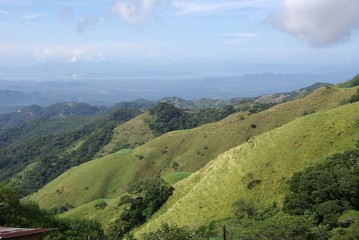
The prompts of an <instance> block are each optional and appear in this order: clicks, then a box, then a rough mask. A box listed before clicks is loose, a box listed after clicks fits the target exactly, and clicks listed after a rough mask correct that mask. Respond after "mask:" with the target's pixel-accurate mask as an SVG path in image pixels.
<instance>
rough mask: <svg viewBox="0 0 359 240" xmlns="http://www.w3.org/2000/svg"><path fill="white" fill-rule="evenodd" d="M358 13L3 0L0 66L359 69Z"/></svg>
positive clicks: (312, 3)
mask: <svg viewBox="0 0 359 240" xmlns="http://www.w3.org/2000/svg"><path fill="white" fill-rule="evenodd" d="M358 13H359V1H358V0H340V1H338V0H117V1H116V0H112V1H109V0H86V1H85V0H0V67H8V66H24V65H36V64H47V63H69V64H70V63H79V62H91V63H96V62H103V61H109V62H116V63H126V64H139V65H166V64H191V63H193V64H195V63H202V64H206V63H212V64H213V63H223V64H225V63H237V64H239V65H246V64H248V65H250V64H257V65H258V66H271V65H281V66H284V67H283V68H285V67H291V69H293V71H298V72H300V71H309V70H308V69H312V70H313V71H315V70H314V69H322V68H325V67H328V66H329V67H338V69H357V68H358V63H359V61H358V59H359V31H358V30H359V17H358ZM258 71H261V69H260V68H259V69H258Z"/></svg>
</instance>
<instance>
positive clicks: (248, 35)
mask: <svg viewBox="0 0 359 240" xmlns="http://www.w3.org/2000/svg"><path fill="white" fill-rule="evenodd" d="M220 36H222V37H225V38H226V40H224V41H223V43H224V44H226V45H237V44H240V43H244V42H246V41H248V40H250V39H253V38H255V37H257V36H258V33H254V32H238V33H222V34H220Z"/></svg>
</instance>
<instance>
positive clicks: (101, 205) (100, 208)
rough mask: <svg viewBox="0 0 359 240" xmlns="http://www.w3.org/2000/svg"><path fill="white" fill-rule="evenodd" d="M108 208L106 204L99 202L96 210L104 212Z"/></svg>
mask: <svg viewBox="0 0 359 240" xmlns="http://www.w3.org/2000/svg"><path fill="white" fill-rule="evenodd" d="M106 206H107V203H106V202H99V203H96V204H95V208H96V210H102V209H104V208H105V207H106Z"/></svg>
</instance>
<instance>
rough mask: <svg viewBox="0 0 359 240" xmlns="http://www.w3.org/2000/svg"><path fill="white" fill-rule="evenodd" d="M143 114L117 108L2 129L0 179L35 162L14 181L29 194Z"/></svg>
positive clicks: (93, 150)
mask: <svg viewBox="0 0 359 240" xmlns="http://www.w3.org/2000/svg"><path fill="white" fill-rule="evenodd" d="M140 113H141V111H139V110H131V109H117V110H114V111H113V112H110V113H108V114H106V115H103V116H96V117H92V118H86V119H87V120H86V119H83V118H80V119H79V118H77V117H75V118H73V117H66V118H59V119H54V120H49V121H45V120H36V121H35V120H34V121H32V122H29V123H25V124H23V125H22V126H20V127H18V128H12V129H6V130H2V131H0V140H1V141H0V146H1V148H0V156H1V158H0V181H8V180H9V179H10V178H11V177H13V176H14V175H16V174H17V173H19V172H21V171H23V170H24V169H25V168H26V167H27V166H28V165H29V164H32V163H35V164H34V165H33V166H32V167H31V169H29V170H28V171H26V172H25V174H24V175H23V176H22V177H21V178H18V179H16V181H15V182H14V184H15V185H16V186H17V187H18V188H19V189H20V191H21V193H22V194H23V195H27V194H30V193H32V192H34V191H36V190H37V189H39V188H41V187H42V186H44V185H45V184H46V183H48V182H50V181H51V180H53V179H55V178H56V177H58V176H59V175H60V174H62V173H63V172H64V171H66V170H68V169H70V168H71V167H73V166H77V165H80V164H82V163H84V162H86V161H89V160H91V159H92V158H93V157H94V156H95V154H96V153H97V152H98V151H99V150H100V149H101V148H102V147H103V146H104V145H106V144H107V143H108V142H109V141H110V140H111V137H112V132H113V129H114V128H115V127H116V126H117V125H118V124H120V123H123V122H126V121H128V120H130V119H131V118H133V117H135V116H137V115H139V114H140ZM63 125H65V127H64V126H63ZM66 126H67V127H66ZM80 141H81V144H80V145H79V146H76V145H78V144H79V142H80Z"/></svg>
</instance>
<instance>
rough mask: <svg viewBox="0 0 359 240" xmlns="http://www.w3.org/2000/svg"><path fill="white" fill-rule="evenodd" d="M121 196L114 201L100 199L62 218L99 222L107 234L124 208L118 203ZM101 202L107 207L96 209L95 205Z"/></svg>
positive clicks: (69, 212) (72, 210) (75, 209)
mask: <svg viewBox="0 0 359 240" xmlns="http://www.w3.org/2000/svg"><path fill="white" fill-rule="evenodd" d="M120 198H121V196H119V197H116V198H113V199H106V198H103V199H98V200H95V201H92V202H90V203H86V204H83V205H81V206H80V207H78V208H74V209H71V210H69V211H68V212H65V213H63V214H61V215H60V218H72V219H83V218H86V219H90V220H97V221H99V222H100V223H101V225H102V227H103V228H104V230H105V232H108V227H109V225H110V224H111V223H112V222H114V221H115V220H116V219H117V218H118V216H119V215H120V214H121V212H122V210H123V207H119V206H118V203H119V201H120ZM101 202H105V203H106V204H107V206H106V207H105V208H104V209H96V207H95V205H96V204H98V203H101Z"/></svg>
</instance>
